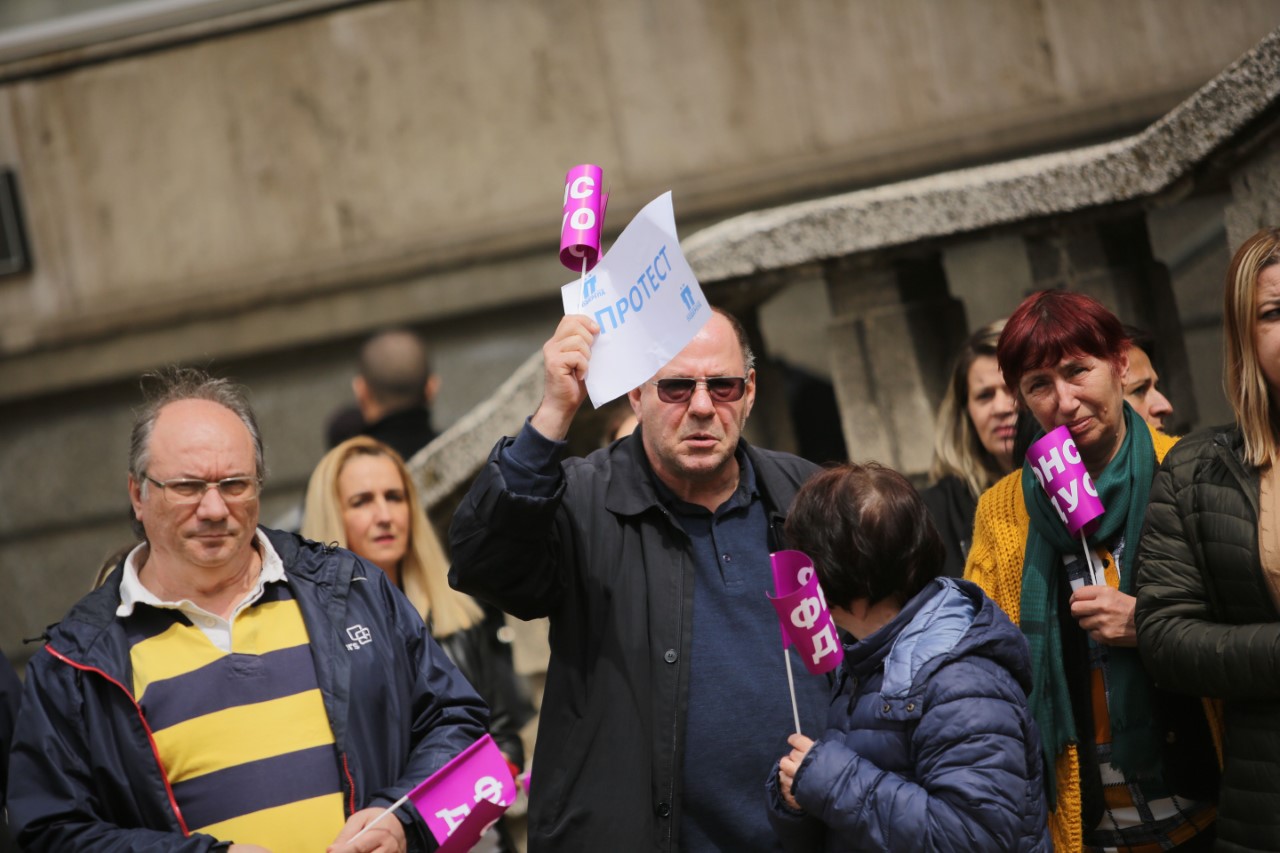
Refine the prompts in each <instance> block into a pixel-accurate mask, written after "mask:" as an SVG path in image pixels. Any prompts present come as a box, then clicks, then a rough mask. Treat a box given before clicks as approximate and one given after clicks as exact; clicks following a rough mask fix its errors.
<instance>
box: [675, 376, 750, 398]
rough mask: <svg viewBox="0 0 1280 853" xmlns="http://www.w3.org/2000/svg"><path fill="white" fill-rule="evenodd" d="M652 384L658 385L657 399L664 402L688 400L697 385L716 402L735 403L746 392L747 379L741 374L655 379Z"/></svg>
mask: <svg viewBox="0 0 1280 853" xmlns="http://www.w3.org/2000/svg"><path fill="white" fill-rule="evenodd" d="M653 384H654V385H657V386H658V399H659V400H661V401H662V402H664V403H687V402H689V401H690V400H691V399H693V392H694V391H695V390H697V388H698V386H699V385H701V386H702V387H704V388H706V389H707V394H709V395H710V396H711V399H712V401H714V402H716V403H736V402H737V401H738V400H741V399H742V395H743V394H745V393H746V392H747V380H746V377H743V376H712V377H710V378H708V379H685V378H671V379H655V380H654V382H653Z"/></svg>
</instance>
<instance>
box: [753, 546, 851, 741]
mask: <svg viewBox="0 0 1280 853" xmlns="http://www.w3.org/2000/svg"><path fill="white" fill-rule="evenodd" d="M769 562H770V563H771V564H772V568H773V588H774V592H776V593H777V596H776V597H775V596H772V595H770V596H769V601H770V602H771V603H772V604H773V609H774V610H775V611H776V612H777V614H778V621H779V622H780V623H781V625H782V657H783V659H784V660H785V661H786V663H787V685H788V686H789V687H790V688H791V713H792V714H793V715H794V716H795V721H796V734H800V708H799V706H798V705H797V703H796V682H795V677H794V676H793V675H792V672H791V655H790V654H788V652H787V648H788V647H789V646H791V645H792V644H795V647H796V651H797V652H798V653H799V654H800V659H801V660H802V661H804V667H805V669H807V670H808V671H809V672H810V673H811V674H813V675H818V674H820V673H823V672H830V671H831V670H833V669H835V668H836V667H837V666H839V665H840V662H841V661H842V660H844V647H843V646H842V645H841V644H840V637H839V635H838V634H837V633H836V623H835V621H834V620H833V619H832V618H831V611H829V610H828V609H827V599H826V596H824V595H823V594H822V587H821V586H819V584H818V573H817V572H816V571H814V568H813V560H811V559H809V557H808V555H806V554H804V553H803V552H801V551H778V552H777V553H774V554H770V555H769Z"/></svg>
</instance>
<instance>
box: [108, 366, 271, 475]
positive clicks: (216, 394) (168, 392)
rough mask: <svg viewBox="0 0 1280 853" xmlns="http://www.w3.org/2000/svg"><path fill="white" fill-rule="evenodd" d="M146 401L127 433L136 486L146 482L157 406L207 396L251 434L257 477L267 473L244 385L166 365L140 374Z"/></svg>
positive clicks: (158, 413) (162, 406)
mask: <svg viewBox="0 0 1280 853" xmlns="http://www.w3.org/2000/svg"><path fill="white" fill-rule="evenodd" d="M142 391H143V394H144V396H145V400H146V401H145V402H144V403H143V405H142V408H140V409H137V410H136V411H135V412H134V420H133V431H132V432H131V433H130V436H129V473H130V474H132V475H133V479H134V480H135V481H137V483H138V485H139V487H142V486H143V484H145V483H146V480H145V477H146V473H147V463H148V462H150V461H151V459H150V457H151V433H152V431H153V430H154V429H155V426H156V418H157V417H159V415H160V410H161V409H163V408H164V407H165V406H167V405H169V404H170V403H177V402H179V401H181V400H207V401H209V402H210V403H217V404H218V405H220V406H223V407H225V408H227V409H230V410H231V412H232V413H233V414H235V416H236V417H238V418H239V419H240V421H241V423H243V424H244V426H245V429H247V430H249V435H250V436H251V437H252V438H253V457H254V458H253V461H254V466H255V469H256V470H255V473H256V476H257V477H258V479H259V480H261V479H263V478H265V477H266V476H267V468H266V463H265V461H264V457H263V452H262V434H261V433H260V432H259V431H258V420H257V418H255V417H254V415H253V408H252V407H251V406H250V405H249V397H248V395H247V393H246V390H245V388H244V387H243V386H241V385H237V384H235V383H234V382H231V381H230V380H228V379H221V378H215V377H213V376H210V375H209V374H208V373H206V372H204V371H203V370H200V369H199V368H195V367H178V366H176V365H175V366H172V367H165V368H162V369H160V370H157V371H154V372H152V373H146V374H144V375H143V377H142Z"/></svg>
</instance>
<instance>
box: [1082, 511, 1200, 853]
mask: <svg viewBox="0 0 1280 853" xmlns="http://www.w3.org/2000/svg"><path fill="white" fill-rule="evenodd" d="M1112 554H1113V557H1114V559H1109V560H1107V561H1106V563H1105V565H1104V566H1103V570H1104V573H1105V575H1106V583H1107V585H1108V586H1112V587H1117V588H1118V587H1119V582H1120V578H1119V574H1118V572H1117V570H1116V566H1117V565H1119V563H1120V561H1121V560H1122V559H1123V556H1124V537H1123V536H1121V537H1119V538H1118V540H1117V541H1116V543H1115V546H1114V548H1113V549H1112ZM1063 567H1064V569H1065V571H1066V573H1067V578H1068V580H1070V581H1071V585H1072V588H1073V589H1075V588H1076V587H1077V585H1078V584H1080V585H1082V584H1088V583H1091V581H1090V579H1089V567H1088V564H1087V563H1086V561H1085V560H1084V558H1083V557H1082V556H1075V555H1072V556H1064V557H1063ZM1089 669H1090V672H1089V681H1090V694H1091V697H1090V698H1091V701H1092V705H1093V750H1094V755H1095V757H1096V758H1097V762H1098V771H1099V774H1100V775H1101V777H1102V778H1101V781H1102V791H1103V805H1104V810H1103V815H1102V820H1101V822H1100V823H1099V824H1098V825H1097V826H1096V827H1094V828H1093V829H1089V828H1086V829H1085V832H1084V838H1085V850H1086V851H1087V853H1102V851H1108V853H1109V851H1123V853H1161V851H1165V850H1172V849H1173V848H1175V847H1177V846H1178V845H1179V844H1183V843H1185V842H1187V841H1190V840H1191V839H1192V838H1194V837H1195V836H1196V834H1198V833H1199V832H1201V831H1202V830H1204V829H1206V828H1208V826H1209V825H1210V824H1211V823H1212V822H1213V819H1214V817H1215V816H1216V813H1217V808H1216V807H1215V806H1213V805H1211V804H1206V803H1198V802H1191V801H1187V800H1181V799H1179V798H1177V797H1172V796H1165V792H1164V791H1162V790H1160V788H1161V787H1162V786H1156V785H1141V784H1137V783H1126V782H1125V779H1124V776H1123V775H1122V774H1121V773H1120V771H1118V770H1116V769H1115V767H1113V766H1112V764H1111V712H1110V707H1109V706H1110V702H1111V690H1110V685H1109V684H1108V683H1107V646H1105V645H1101V644H1099V643H1095V642H1094V641H1093V640H1092V639H1090V640H1089ZM1086 748H1087V747H1086Z"/></svg>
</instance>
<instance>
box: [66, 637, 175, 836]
mask: <svg viewBox="0 0 1280 853" xmlns="http://www.w3.org/2000/svg"><path fill="white" fill-rule="evenodd" d="M44 649H45V651H47V652H48V653H49V654H51V655H53V656H54V657H55V658H57V659H58V660H60V661H62V662H63V663H65V664H67V665H68V666H70V667H72V668H73V669H78V670H80V671H81V672H91V673H96V674H97V675H100V676H102V677H103V678H105V679H106V680H107V681H108V682H109V683H111V684H114V685H115V686H116V687H119V688H120V690H121V692H123V693H124V695H125V696H127V697H128V699H129V704H131V705H133V709H134V710H135V711H136V712H137V713H138V720H139V721H140V722H141V723H142V730H143V731H145V732H146V733H147V743H148V744H150V745H151V755H152V757H153V758H155V760H156V768H157V769H159V771H160V779H161V781H163V782H164V790H165V793H166V794H168V796H169V805H170V806H172V807H173V814H174V817H176V818H177V819H178V826H179V827H180V828H181V829H182V834H183V836H184V837H190V835H191V830H189V829H187V822H186V820H185V819H184V818H183V817H182V809H180V808H178V800H177V799H176V798H175V797H174V796H173V786H172V785H170V784H169V773H168V772H167V771H166V770H165V769H164V762H163V761H161V760H160V748H159V747H158V746H156V738H155V735H154V734H153V733H152V732H151V726H150V725H149V724H148V723H147V718H146V716H145V715H144V714H143V713H142V706H141V705H139V704H138V702H137V700H136V699H134V698H133V694H132V693H130V692H129V689H128V688H127V687H125V686H124V685H123V684H121V683H120V682H119V681H116V680H115V679H114V678H112V677H111V676H109V675H107V674H106V673H105V672H103V671H102V670H100V669H98V668H97V667H95V666H89V665H88V664H83V663H77V662H76V661H73V660H72V659H71V658H69V657H67V656H66V655H64V654H62V652H59V651H58V650H57V649H55V648H53V646H51V645H49V644H48V643H46V644H45V647H44Z"/></svg>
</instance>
